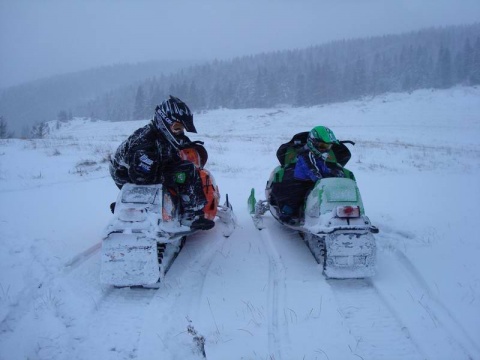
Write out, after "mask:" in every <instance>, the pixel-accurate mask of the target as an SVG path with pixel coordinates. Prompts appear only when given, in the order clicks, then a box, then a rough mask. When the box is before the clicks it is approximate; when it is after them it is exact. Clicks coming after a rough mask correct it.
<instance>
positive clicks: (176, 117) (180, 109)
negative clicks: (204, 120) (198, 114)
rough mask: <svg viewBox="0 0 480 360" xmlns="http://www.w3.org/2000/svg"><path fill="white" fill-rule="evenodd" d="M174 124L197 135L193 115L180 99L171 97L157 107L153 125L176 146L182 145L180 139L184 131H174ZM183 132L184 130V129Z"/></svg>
mask: <svg viewBox="0 0 480 360" xmlns="http://www.w3.org/2000/svg"><path fill="white" fill-rule="evenodd" d="M174 123H177V124H178V123H180V124H182V126H183V128H185V131H188V132H193V133H196V132H197V129H195V125H193V114H192V112H191V111H190V109H189V108H188V106H187V104H185V103H184V102H183V101H182V100H180V99H179V98H176V97H175V96H172V95H170V98H169V99H167V100H165V101H164V102H162V103H161V104H160V105H157V107H156V108H155V116H154V117H153V124H154V125H155V127H156V128H157V130H158V131H160V132H161V133H162V134H164V135H165V137H166V138H167V139H168V141H170V142H171V143H172V145H174V146H178V145H180V144H181V142H180V141H179V137H180V136H181V135H183V131H175V130H174V129H172V126H173V125H174ZM182 130H183V129H182Z"/></svg>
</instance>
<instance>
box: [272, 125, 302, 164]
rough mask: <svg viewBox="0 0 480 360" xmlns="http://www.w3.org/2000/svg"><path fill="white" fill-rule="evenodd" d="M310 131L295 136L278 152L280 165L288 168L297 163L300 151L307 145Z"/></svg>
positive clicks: (281, 146)
mask: <svg viewBox="0 0 480 360" xmlns="http://www.w3.org/2000/svg"><path fill="white" fill-rule="evenodd" d="M307 138H308V131H305V132H301V133H298V134H295V135H293V137H292V139H291V140H290V141H289V142H286V143H284V144H282V145H280V147H279V148H278V150H277V159H278V161H279V162H280V165H281V166H282V167H283V166H288V165H291V164H294V163H296V162H297V154H298V151H299V150H300V149H301V148H302V147H303V146H304V145H305V144H306V143H307Z"/></svg>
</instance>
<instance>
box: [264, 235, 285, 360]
mask: <svg viewBox="0 0 480 360" xmlns="http://www.w3.org/2000/svg"><path fill="white" fill-rule="evenodd" d="M260 236H261V239H262V244H263V246H264V248H265V251H266V253H267V254H268V258H269V259H268V262H269V263H268V288H267V289H268V290H267V307H268V349H269V354H270V356H271V358H272V359H275V360H282V359H283V360H288V359H290V357H289V356H288V354H287V347H288V346H289V343H290V336H289V330H288V323H287V322H282V319H283V317H284V315H283V314H284V311H285V309H286V304H285V302H286V299H285V298H286V292H287V289H286V267H285V265H284V263H283V261H282V259H281V257H280V255H279V253H278V252H277V250H276V248H275V245H274V243H273V241H272V237H271V235H270V233H269V232H268V229H264V230H262V231H261V232H260Z"/></svg>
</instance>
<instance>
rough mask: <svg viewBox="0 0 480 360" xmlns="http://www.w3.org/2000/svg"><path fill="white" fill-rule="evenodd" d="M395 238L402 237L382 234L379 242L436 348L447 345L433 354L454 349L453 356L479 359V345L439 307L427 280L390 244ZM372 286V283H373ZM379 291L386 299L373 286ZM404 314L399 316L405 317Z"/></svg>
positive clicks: (444, 308) (454, 319) (379, 286)
mask: <svg viewBox="0 0 480 360" xmlns="http://www.w3.org/2000/svg"><path fill="white" fill-rule="evenodd" d="M398 237H400V238H402V237H406V236H405V235H402V234H401V233H398V236H397V237H395V236H394V235H389V234H386V235H385V234H383V235H382V236H381V238H382V240H383V241H385V243H387V244H389V245H388V246H387V248H386V250H385V252H386V254H390V255H392V257H393V259H394V260H395V265H396V267H395V268H393V270H394V271H397V272H398V274H399V275H398V276H397V277H400V276H402V277H404V278H405V279H406V280H407V281H408V284H409V286H410V288H411V290H410V293H411V295H410V296H412V297H413V296H415V295H414V294H417V295H416V296H417V297H418V298H417V299H416V303H417V305H418V307H419V308H421V309H422V311H423V312H424V313H426V314H427V315H428V318H429V319H430V321H431V322H432V323H433V325H431V331H430V332H431V334H432V335H434V336H435V337H436V338H438V341H437V343H438V344H439V345H437V346H436V348H437V347H438V348H439V349H442V348H443V346H444V345H445V344H448V348H444V349H443V350H439V349H432V350H436V352H437V353H442V352H443V353H446V352H447V351H449V349H450V348H455V349H456V354H458V355H460V354H463V357H464V358H465V359H474V358H477V357H479V356H480V345H479V344H478V343H477V342H476V341H475V339H473V338H472V337H471V336H470V334H469V333H468V332H467V331H466V330H465V328H464V327H463V326H462V324H461V323H460V321H458V320H457V319H456V317H455V316H454V315H453V313H452V312H451V311H450V310H449V309H448V308H447V307H446V306H445V305H444V304H443V302H442V301H441V300H440V299H439V297H438V296H436V295H435V293H434V292H433V291H432V290H431V288H430V286H429V285H428V283H427V281H426V280H425V279H424V278H423V276H422V275H421V273H420V271H419V270H418V269H417V268H416V267H415V265H414V264H413V263H412V262H411V261H410V260H409V259H408V257H407V256H406V255H405V254H404V253H403V252H402V251H401V250H399V249H398V248H397V247H395V246H394V245H393V244H394V243H396V242H397V243H398V242H399V239H398ZM374 284H375V283H374ZM376 287H377V288H378V289H379V292H381V293H383V292H385V295H384V298H385V299H386V298H387V296H386V290H384V289H383V287H382V285H381V284H379V285H376ZM391 306H392V308H396V311H397V312H399V313H401V312H402V309H401V308H398V307H395V304H394V303H393V304H392V305H391ZM407 315H408V314H404V315H403V316H404V317H405V318H407ZM415 335H416V336H417V337H420V336H422V334H415Z"/></svg>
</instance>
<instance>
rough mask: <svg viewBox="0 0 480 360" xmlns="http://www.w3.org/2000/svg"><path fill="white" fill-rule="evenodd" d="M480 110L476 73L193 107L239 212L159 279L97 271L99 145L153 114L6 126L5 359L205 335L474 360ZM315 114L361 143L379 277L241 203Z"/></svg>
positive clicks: (302, 348)
mask: <svg viewBox="0 0 480 360" xmlns="http://www.w3.org/2000/svg"><path fill="white" fill-rule="evenodd" d="M479 114H480V88H478V87H477V88H472V87H457V88H453V89H448V90H441V91H432V90H422V91H416V92H413V93H411V94H406V93H405V94H388V95H383V96H379V97H376V98H372V99H363V100H361V101H352V102H348V103H341V104H332V105H325V106H317V107H311V108H290V107H277V108H273V109H244V110H226V109H220V110H215V111H209V112H204V113H201V114H196V115H195V124H196V127H197V130H198V134H194V136H191V138H192V139H194V140H204V141H205V146H206V148H207V150H208V151H209V162H208V164H207V168H208V169H209V170H210V171H211V172H212V174H213V175H214V177H215V180H216V182H217V184H218V185H219V187H220V191H221V194H222V201H223V200H224V199H225V195H226V194H228V195H229V199H230V201H231V203H232V204H233V207H234V211H235V214H236V217H237V220H238V227H237V228H236V230H235V232H234V233H233V234H232V235H231V236H230V237H229V238H224V237H223V236H222V229H221V226H220V225H219V226H216V227H215V228H214V229H212V230H210V231H205V232H202V233H199V234H196V235H194V236H191V237H190V238H189V239H187V242H186V244H185V247H184V248H183V250H182V252H181V253H180V254H179V256H178V258H177V259H176V261H175V262H174V264H173V265H172V267H171V269H170V271H169V272H168V274H167V276H166V279H165V281H164V283H163V284H161V286H160V288H159V289H158V290H147V289H135V288H132V289H130V288H122V289H118V288H113V287H110V286H106V285H102V284H100V282H99V273H100V246H101V236H102V233H103V231H104V228H105V226H106V225H107V223H108V221H109V219H110V218H111V213H110V210H109V204H110V203H111V202H112V201H115V199H116V196H117V189H116V187H115V185H114V183H113V181H112V180H111V179H110V177H109V175H108V163H107V161H106V159H107V158H108V155H109V153H111V152H113V151H114V150H115V148H116V147H117V146H118V145H119V143H120V142H121V141H122V140H123V139H124V138H125V137H126V136H128V135H129V134H130V133H131V132H133V131H134V130H135V129H137V128H138V127H140V126H142V125H143V124H145V123H146V122H147V120H143V121H137V122H115V123H110V122H103V121H96V122H91V121H88V120H82V119H76V120H74V121H72V122H70V123H67V124H62V126H61V128H60V129H58V130H56V131H54V132H53V133H52V134H51V135H50V136H49V137H48V138H46V139H43V140H15V139H10V140H0V199H1V202H0V319H1V325H0V359H2V360H3V359H5V360H7V359H8V360H15V359H142V360H143V359H147V360H149V359H165V360H167V359H182V360H190V359H201V358H202V357H203V355H202V354H201V347H202V346H201V344H200V345H199V344H198V343H199V342H200V343H201V336H203V337H204V340H205V353H206V357H207V358H208V359H209V360H214V359H221V360H224V359H265V360H266V359H268V360H273V359H275V360H280V359H283V360H287V359H305V360H307V359H308V360H314V359H319V360H320V359H327V360H328V359H330V360H333V359H358V358H362V359H479V358H480V340H479V339H480V321H479V319H480V265H478V264H479V261H478V257H479V255H480V241H479V240H480V239H479V236H478V231H477V226H478V214H479V212H478V204H480V187H479V182H478V179H479V175H480V161H479V160H480V141H479V139H480V116H479ZM316 125H326V126H329V127H330V128H331V129H332V130H333V131H334V133H335V135H336V136H337V138H339V139H342V140H353V141H355V142H356V145H355V146H354V147H353V148H351V150H352V154H353V155H352V159H351V160H350V163H349V164H348V165H347V167H348V168H349V169H350V170H352V171H353V172H354V173H355V176H356V178H357V183H358V185H359V188H360V191H361V194H362V199H363V202H364V205H365V210H366V215H367V216H368V217H369V218H370V220H371V221H372V223H373V225H376V226H378V227H379V229H380V233H379V234H377V235H375V237H376V240H377V248H378V258H377V274H376V275H375V276H374V277H373V278H372V279H369V280H327V279H326V278H325V277H324V275H322V272H321V269H320V267H319V265H318V264H317V263H316V262H315V260H314V258H313V256H312V255H311V253H310V252H309V251H308V248H307V247H306V245H305V244H304V243H303V241H302V240H301V238H300V237H299V236H298V234H297V233H295V232H293V231H290V230H287V229H285V228H283V227H282V226H280V225H279V224H278V223H276V222H275V221H274V220H273V218H272V217H271V215H269V214H268V215H267V216H266V218H265V220H264V224H265V226H266V228H265V229H264V230H262V231H258V230H257V229H255V227H254V225H253V222H252V220H251V218H250V216H249V214H248V212H247V206H246V200H247V197H248V195H249V194H250V189H251V188H252V187H254V188H255V189H256V193H257V198H261V197H263V196H262V195H263V190H264V186H265V183H266V181H267V179H268V177H269V175H270V172H271V171H272V170H273V168H274V167H275V166H277V159H276V156H275V152H276V150H277V148H278V146H279V145H280V144H281V143H283V142H286V141H288V140H289V139H290V138H291V137H292V135H293V134H294V133H296V132H300V131H307V130H310V129H311V128H312V127H314V126H316ZM189 326H190V333H189V331H188V330H189ZM192 329H193V331H192ZM195 331H196V332H197V337H196V338H195V335H194V334H193V333H194V332H195Z"/></svg>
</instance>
